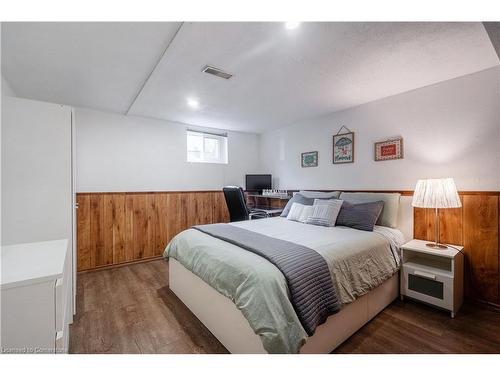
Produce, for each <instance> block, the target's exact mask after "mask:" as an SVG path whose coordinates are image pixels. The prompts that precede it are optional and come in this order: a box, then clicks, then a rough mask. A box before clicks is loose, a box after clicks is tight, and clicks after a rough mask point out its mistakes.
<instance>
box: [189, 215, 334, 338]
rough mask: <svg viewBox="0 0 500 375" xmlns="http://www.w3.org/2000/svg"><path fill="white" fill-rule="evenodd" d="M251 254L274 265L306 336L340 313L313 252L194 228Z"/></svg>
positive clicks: (227, 230) (223, 228)
mask: <svg viewBox="0 0 500 375" xmlns="http://www.w3.org/2000/svg"><path fill="white" fill-rule="evenodd" d="M193 228H194V229H197V230H199V231H201V232H203V233H206V234H208V235H210V236H212V237H215V238H218V239H221V240H223V241H226V242H229V243H231V244H233V245H236V246H239V247H241V248H243V249H245V250H248V251H251V252H253V253H255V254H257V255H260V256H261V257H263V258H265V259H267V260H268V261H269V262H271V263H272V264H274V265H275V266H276V267H277V268H278V269H279V270H280V271H281V273H282V274H283V275H284V276H285V279H286V281H287V284H288V288H289V291H290V299H291V303H292V305H293V307H294V309H295V312H296V314H297V316H298V318H299V320H300V322H301V324H302V326H303V328H304V330H305V331H306V333H307V334H308V335H309V336H312V335H313V334H314V331H315V330H316V327H317V326H318V325H320V324H322V323H324V322H325V321H326V319H327V318H328V316H330V315H332V314H335V313H336V312H338V311H339V310H340V306H341V304H340V302H339V299H338V297H337V292H336V290H335V288H334V286H333V283H332V279H331V275H330V270H329V268H328V265H327V263H326V261H325V259H324V258H323V257H322V256H321V255H319V254H318V253H317V252H316V251H315V250H313V249H310V248H308V247H306V246H302V245H298V244H295V243H293V242H288V241H284V240H280V239H277V238H273V237H269V236H265V235H262V234H259V233H256V232H252V231H249V230H246V229H242V228H238V227H235V226H232V225H228V224H209V225H200V226H195V227H193Z"/></svg>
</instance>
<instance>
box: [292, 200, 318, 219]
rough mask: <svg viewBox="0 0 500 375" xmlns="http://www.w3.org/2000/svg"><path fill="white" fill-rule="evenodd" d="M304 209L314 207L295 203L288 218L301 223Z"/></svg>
mask: <svg viewBox="0 0 500 375" xmlns="http://www.w3.org/2000/svg"><path fill="white" fill-rule="evenodd" d="M304 207H312V206H306V205H304V204H301V203H297V202H294V203H293V204H292V207H290V211H288V215H287V217H286V218H287V219H288V220H292V221H300V215H301V214H302V211H303V210H304Z"/></svg>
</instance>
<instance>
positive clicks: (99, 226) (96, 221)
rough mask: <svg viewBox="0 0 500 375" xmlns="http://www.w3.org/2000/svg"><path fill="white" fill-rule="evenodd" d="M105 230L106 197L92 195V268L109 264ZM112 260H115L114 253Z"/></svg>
mask: <svg viewBox="0 0 500 375" xmlns="http://www.w3.org/2000/svg"><path fill="white" fill-rule="evenodd" d="M104 230H105V229H104V195H100V194H92V195H91V196H90V241H91V247H90V249H91V252H90V267H91V268H95V267H99V266H103V265H105V264H107V263H106V259H107V254H106V252H105V249H104ZM111 259H113V254H112V253H111Z"/></svg>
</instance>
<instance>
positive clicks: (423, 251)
mask: <svg viewBox="0 0 500 375" xmlns="http://www.w3.org/2000/svg"><path fill="white" fill-rule="evenodd" d="M428 242H429V241H421V240H411V241H410V242H408V243H406V244H404V245H403V246H401V263H402V266H401V299H403V298H404V296H406V297H409V298H412V299H415V300H418V301H422V302H425V303H428V304H431V305H434V306H437V307H440V308H442V309H445V310H448V311H450V313H451V317H452V318H454V317H455V314H456V312H457V311H458V309H460V306H461V305H462V302H463V289H464V254H463V253H462V252H461V251H462V249H463V247H462V246H455V245H453V248H452V247H449V248H448V249H444V250H439V249H438V250H436V249H432V248H430V247H428V246H426V243H428ZM455 248H456V249H458V250H456V249H455Z"/></svg>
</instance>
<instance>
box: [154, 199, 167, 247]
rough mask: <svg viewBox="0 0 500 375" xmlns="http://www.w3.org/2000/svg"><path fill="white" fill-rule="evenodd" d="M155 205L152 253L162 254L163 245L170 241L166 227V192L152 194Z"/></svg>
mask: <svg viewBox="0 0 500 375" xmlns="http://www.w3.org/2000/svg"><path fill="white" fill-rule="evenodd" d="M154 199H155V205H156V212H155V214H156V217H155V220H154V222H155V250H154V255H155V256H159V255H162V254H163V251H164V250H165V247H166V246H167V244H168V242H169V241H170V233H169V227H168V215H169V209H168V194H167V193H158V194H154Z"/></svg>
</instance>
